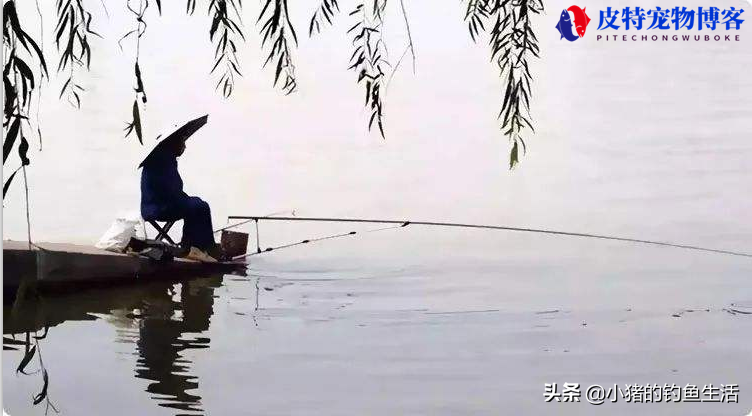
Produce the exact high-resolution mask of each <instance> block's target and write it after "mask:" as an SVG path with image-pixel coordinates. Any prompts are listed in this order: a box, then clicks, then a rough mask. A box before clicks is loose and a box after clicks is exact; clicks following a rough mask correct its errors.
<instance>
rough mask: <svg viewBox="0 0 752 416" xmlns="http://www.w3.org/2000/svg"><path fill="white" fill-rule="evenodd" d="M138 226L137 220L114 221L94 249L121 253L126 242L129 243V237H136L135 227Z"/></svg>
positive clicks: (120, 219) (119, 219)
mask: <svg viewBox="0 0 752 416" xmlns="http://www.w3.org/2000/svg"><path fill="white" fill-rule="evenodd" d="M138 224H139V221H137V220H127V219H125V218H118V219H116V220H115V222H114V223H112V225H111V226H110V228H109V229H108V230H107V232H105V233H104V235H103V236H102V238H100V239H99V241H98V242H97V244H95V247H97V248H101V249H103V250H108V251H115V252H118V253H122V252H123V251H125V248H126V247H127V246H128V242H129V241H131V237H135V236H136V225H138Z"/></svg>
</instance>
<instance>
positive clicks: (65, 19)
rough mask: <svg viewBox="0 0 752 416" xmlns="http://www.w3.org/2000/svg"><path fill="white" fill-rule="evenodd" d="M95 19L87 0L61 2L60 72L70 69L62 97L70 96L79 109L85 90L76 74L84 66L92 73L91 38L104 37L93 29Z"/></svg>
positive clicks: (58, 34)
mask: <svg viewBox="0 0 752 416" xmlns="http://www.w3.org/2000/svg"><path fill="white" fill-rule="evenodd" d="M91 18H92V15H91V13H89V12H88V11H87V10H86V9H85V8H84V5H83V0H69V1H64V0H57V26H56V27H55V45H56V46H57V50H58V51H59V52H60V61H59V63H58V66H57V70H58V72H62V71H64V70H66V69H67V70H69V76H68V80H67V81H66V82H65V84H63V88H61V89H60V98H62V97H63V96H64V95H66V94H67V96H68V102H70V103H71V104H72V105H74V106H76V107H81V98H80V96H79V92H81V91H83V90H84V88H83V87H81V85H79V84H78V83H77V82H76V81H75V79H74V78H75V71H76V69H79V68H84V67H85V68H86V69H87V70H88V69H89V67H90V66H91V47H90V45H89V38H88V37H89V35H93V36H97V37H100V38H101V36H100V35H99V34H98V33H96V32H94V30H92V29H91ZM61 40H62V43H61ZM74 101H75V102H74Z"/></svg>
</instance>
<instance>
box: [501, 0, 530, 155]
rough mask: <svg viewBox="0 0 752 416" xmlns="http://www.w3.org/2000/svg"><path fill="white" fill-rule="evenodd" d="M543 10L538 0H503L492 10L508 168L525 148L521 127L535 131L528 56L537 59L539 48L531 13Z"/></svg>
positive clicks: (502, 127) (502, 125)
mask: <svg viewBox="0 0 752 416" xmlns="http://www.w3.org/2000/svg"><path fill="white" fill-rule="evenodd" d="M542 10H543V4H542V3H540V1H539V0H516V1H511V0H504V1H502V2H501V3H500V4H498V5H497V6H496V8H495V9H494V10H493V14H494V15H495V18H496V23H495V24H494V27H493V29H491V41H490V44H491V50H492V52H491V59H492V60H495V61H496V64H497V65H498V66H499V69H500V70H501V76H502V78H503V79H505V80H506V84H507V86H506V90H505V92H504V102H503V104H502V106H501V111H500V112H499V118H500V119H501V129H502V131H503V132H504V135H506V136H507V137H509V140H510V141H511V142H512V149H511V151H510V153H509V168H510V169H513V168H514V167H515V165H516V164H517V163H518V162H519V153H520V148H522V153H523V154H524V153H525V152H526V150H527V149H526V146H525V141H524V140H523V138H522V135H521V132H522V130H524V129H525V128H526V127H528V128H530V130H531V131H535V129H534V128H533V125H532V122H531V119H530V97H531V96H532V87H531V83H532V81H533V76H532V75H531V73H530V67H529V65H528V59H529V58H531V57H534V58H539V57H540V47H539V45H538V38H537V37H536V36H535V33H534V32H533V28H532V25H531V22H530V16H531V15H532V14H539V13H540V12H541V11H542Z"/></svg>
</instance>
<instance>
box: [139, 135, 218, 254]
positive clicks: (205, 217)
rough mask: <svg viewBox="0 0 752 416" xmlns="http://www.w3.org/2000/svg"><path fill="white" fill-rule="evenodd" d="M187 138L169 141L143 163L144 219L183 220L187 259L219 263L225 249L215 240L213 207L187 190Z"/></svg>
mask: <svg viewBox="0 0 752 416" xmlns="http://www.w3.org/2000/svg"><path fill="white" fill-rule="evenodd" d="M183 152H185V139H179V140H170V139H169V138H168V139H165V140H163V141H162V143H160V145H158V146H157V147H156V148H155V149H154V150H153V151H152V152H151V153H150V154H149V156H148V157H147V158H146V159H145V160H144V161H143V162H142V164H141V167H143V170H142V172H141V216H142V217H143V218H144V220H146V221H177V220H180V219H182V220H183V237H182V240H181V243H180V245H181V247H182V248H183V249H184V250H185V251H186V252H187V253H186V257H188V258H191V259H194V260H199V261H205V262H216V261H217V259H218V258H219V259H221V258H222V255H221V250H220V249H219V247H218V246H217V244H216V242H215V241H214V232H213V230H212V220H211V210H210V208H209V204H208V203H206V201H204V200H203V199H201V198H199V197H197V196H189V195H187V194H186V193H185V192H184V191H183V180H182V179H181V178H180V173H178V160H177V158H178V157H180V156H181V155H182V154H183Z"/></svg>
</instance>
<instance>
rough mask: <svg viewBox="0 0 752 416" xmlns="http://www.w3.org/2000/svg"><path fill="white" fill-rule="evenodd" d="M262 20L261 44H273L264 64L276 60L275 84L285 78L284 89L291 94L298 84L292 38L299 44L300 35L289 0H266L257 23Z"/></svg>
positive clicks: (263, 45)
mask: <svg viewBox="0 0 752 416" xmlns="http://www.w3.org/2000/svg"><path fill="white" fill-rule="evenodd" d="M262 20H264V23H263V25H262V26H261V36H262V40H261V46H262V47H265V46H267V45H269V44H271V50H270V51H269V55H268V56H267V58H266V61H265V62H264V66H265V67H266V65H267V64H269V62H273V61H275V62H276V64H277V65H276V69H275V71H274V85H275V86H276V85H277V82H278V81H279V80H280V78H284V81H283V82H282V91H284V92H285V94H291V93H292V92H294V91H295V89H296V88H297V85H298V84H297V81H296V78H295V65H294V64H293V62H292V56H291V54H290V39H291V40H292V42H293V43H294V44H295V46H297V44H298V36H297V35H296V34H295V28H293V26H292V23H290V15H289V13H288V10H287V0H266V3H265V4H264V8H263V9H262V10H261V13H260V14H259V17H258V20H257V23H259V22H261V21H262Z"/></svg>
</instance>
